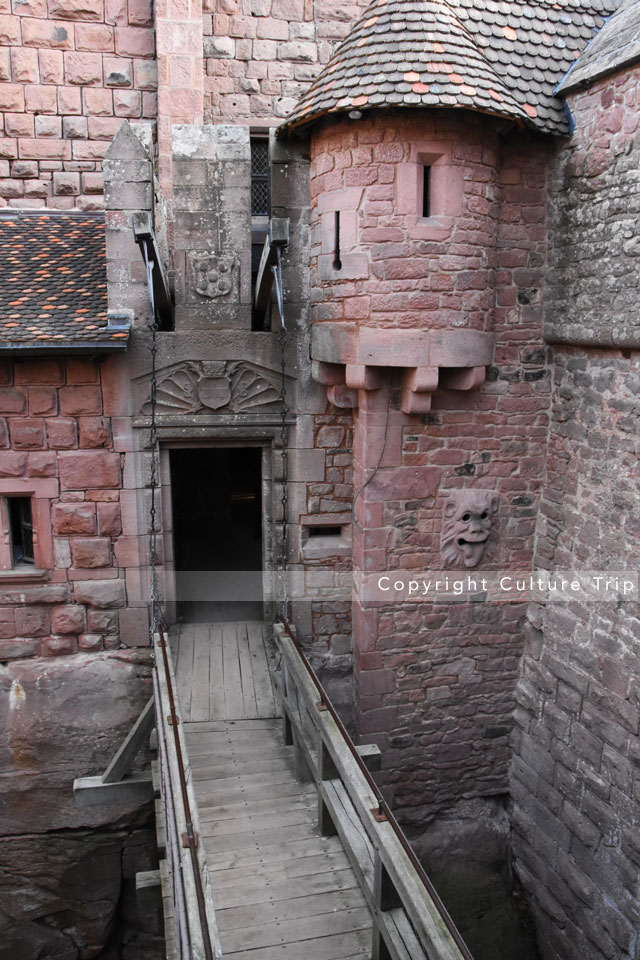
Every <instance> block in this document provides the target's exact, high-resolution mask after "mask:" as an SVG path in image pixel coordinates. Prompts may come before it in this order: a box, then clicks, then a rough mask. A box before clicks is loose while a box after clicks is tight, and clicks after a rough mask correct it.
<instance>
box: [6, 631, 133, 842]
mask: <svg viewBox="0 0 640 960" xmlns="http://www.w3.org/2000/svg"><path fill="white" fill-rule="evenodd" d="M54 615H55V614H54ZM131 656H132V653H129V652H128V651H127V652H125V651H123V652H122V653H120V652H116V651H114V652H113V653H94V654H78V655H77V656H75V657H61V658H53V659H48V658H47V659H33V660H23V661H14V662H12V663H10V664H6V665H3V666H0V712H1V715H2V728H3V730H4V731H5V737H4V738H3V741H2V744H1V745H0V774H1V776H0V792H1V794H2V804H1V808H2V814H1V815H0V834H1V835H3V836H10V835H17V834H25V833H29V834H34V833H46V832H48V831H51V830H61V829H75V828H79V827H98V826H99V825H101V824H109V823H114V822H118V820H120V821H121V822H125V821H126V819H127V818H131V816H132V815H133V814H134V812H135V808H133V809H132V808H129V809H126V808H124V807H123V808H122V809H119V810H117V811H115V810H113V809H112V808H111V809H110V808H109V807H106V808H103V807H100V806H97V807H89V808H86V809H82V810H81V809H77V808H76V807H75V804H74V801H73V791H72V786H73V780H74V779H75V778H76V777H81V776H88V775H93V774H97V773H99V772H100V771H101V770H104V768H105V767H106V764H107V763H108V762H109V759H110V757H111V755H112V754H113V753H114V752H115V750H116V749H117V747H118V745H119V743H120V741H121V740H122V739H123V738H124V736H125V735H126V733H127V730H128V728H129V726H130V725H131V724H132V723H133V721H134V720H135V718H136V716H137V714H138V713H139V711H140V710H141V709H142V706H143V705H144V703H145V702H146V700H147V699H148V697H149V693H150V680H149V671H148V659H147V660H146V661H145V659H144V658H145V657H147V655H146V654H144V653H142V652H141V651H138V652H136V654H135V655H134V656H135V659H131Z"/></svg>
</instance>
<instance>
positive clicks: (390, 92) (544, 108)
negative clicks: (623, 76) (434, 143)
mask: <svg viewBox="0 0 640 960" xmlns="http://www.w3.org/2000/svg"><path fill="white" fill-rule="evenodd" d="M619 3H620V0H540V2H536V0H531V2H527V3H518V2H505V0H373V2H372V3H371V4H370V6H369V7H368V8H367V10H366V12H365V13H364V14H363V15H362V16H361V17H360V18H359V19H358V20H357V21H356V22H355V23H354V25H353V27H352V29H351V31H350V32H349V34H348V35H347V37H346V38H345V39H344V40H343V41H342V43H341V44H340V45H339V46H338V47H337V49H336V51H335V53H334V55H333V57H332V58H331V60H330V61H329V63H328V64H327V66H326V67H325V68H324V70H323V71H322V73H321V74H320V75H319V76H318V78H317V79H316V80H315V81H314V83H313V84H312V85H311V86H310V87H309V89H308V90H307V92H306V93H305V94H304V95H303V96H302V98H301V100H300V102H299V103H298V105H297V107H296V108H295V110H294V111H293V112H292V113H291V114H290V115H289V117H287V119H286V120H285V122H284V124H283V126H282V127H281V130H283V131H285V130H287V129H288V128H292V127H294V126H299V125H301V124H306V123H309V122H311V121H313V120H315V119H317V118H319V117H322V116H325V115H327V114H331V113H339V112H345V111H347V112H348V111H350V110H354V109H361V110H367V109H371V108H376V107H377V108H384V107H448V108H466V109H469V110H479V111H481V112H483V113H491V114H495V115H497V116H502V117H507V118H510V119H514V120H518V121H520V122H524V123H527V124H528V125H530V126H533V127H535V128H537V129H538V130H542V131H544V132H547V133H556V134H562V133H566V132H568V127H567V121H566V118H565V116H564V112H563V108H562V103H561V101H560V100H559V99H558V98H556V97H555V96H554V94H553V92H554V88H555V87H556V85H557V84H558V82H559V81H560V80H561V78H562V77H563V76H564V75H565V73H566V72H567V70H568V69H569V68H570V66H571V65H572V64H573V63H574V62H575V60H576V58H577V57H578V56H579V54H580V53H581V51H582V50H583V49H584V48H585V46H586V45H587V43H588V42H589V40H590V39H591V37H592V36H593V35H594V32H595V30H596V29H598V28H599V27H601V26H602V24H603V22H604V20H605V18H606V16H607V15H608V14H609V13H611V12H612V11H613V10H615V8H616V7H617V6H618V4H619Z"/></svg>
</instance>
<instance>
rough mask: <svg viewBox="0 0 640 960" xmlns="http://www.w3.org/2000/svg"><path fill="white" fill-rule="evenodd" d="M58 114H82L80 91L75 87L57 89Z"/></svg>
mask: <svg viewBox="0 0 640 960" xmlns="http://www.w3.org/2000/svg"><path fill="white" fill-rule="evenodd" d="M58 113H60V114H65V113H68V114H79V113H82V98H81V91H80V90H78V88H77V87H58Z"/></svg>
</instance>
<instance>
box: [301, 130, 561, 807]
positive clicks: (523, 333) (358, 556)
mask: <svg viewBox="0 0 640 960" xmlns="http://www.w3.org/2000/svg"><path fill="white" fill-rule="evenodd" d="M425 156H426V157H434V160H435V158H437V157H440V156H444V165H445V166H446V167H447V168H448V169H447V174H448V177H445V178H443V179H442V180H438V179H435V178H434V180H435V182H434V186H435V187H436V188H437V189H441V190H442V191H443V193H444V194H445V200H444V206H443V207H441V208H439V211H438V212H439V216H437V217H434V218H433V220H430V221H427V220H425V219H424V218H421V217H420V216H419V215H418V216H417V215H416V204H417V203H418V200H419V197H418V190H417V179H416V173H417V163H416V160H417V158H418V157H425ZM545 164H546V155H545V147H544V144H541V143H536V149H535V150H534V149H532V148H531V144H530V143H529V142H527V140H526V139H520V138H519V137H518V136H514V137H512V138H511V140H506V141H503V142H500V141H499V140H498V138H497V137H495V136H494V134H493V132H492V131H491V128H487V125H486V123H482V124H481V123H480V122H477V123H476V122H475V121H474V120H473V119H471V118H469V117H465V118H462V117H458V116H456V115H455V114H451V113H449V114H446V115H445V114H440V115H438V114H434V115H432V117H431V118H428V119H427V118H425V117H424V116H421V117H420V118H419V119H418V118H417V117H413V116H411V115H407V114H396V115H393V114H390V115H387V117H386V118H384V119H383V118H382V117H380V116H378V117H376V120H375V123H374V122H373V121H371V120H362V121H355V122H351V121H342V122H327V123H326V124H325V126H324V127H323V128H320V129H319V130H318V131H317V132H316V133H315V134H314V136H313V139H312V168H311V193H312V221H311V225H312V240H311V257H312V259H311V265H312V274H311V277H312V279H311V283H312V291H311V301H312V317H313V318H314V320H315V321H316V322H317V323H318V324H323V323H328V324H331V323H333V322H336V321H337V322H344V321H355V322H357V323H358V324H359V325H360V326H361V327H376V328H378V329H380V328H383V329H384V330H385V335H386V334H387V333H388V339H389V348H390V349H392V348H393V341H394V331H395V330H396V329H398V328H401V329H407V330H410V329H412V328H413V329H416V328H417V329H421V328H423V327H424V325H425V322H428V325H429V327H433V328H441V329H442V328H444V329H447V328H448V329H456V330H459V329H461V328H462V327H464V326H471V327H476V328H479V329H480V330H484V331H485V332H494V333H495V335H496V346H495V359H494V363H493V365H492V366H491V367H490V369H489V373H488V378H487V382H485V384H484V385H483V386H481V387H480V388H479V389H477V390H473V391H468V392H461V391H455V390H446V389H442V390H437V391H436V392H435V394H434V395H433V400H432V408H431V411H430V412H428V413H425V414H422V415H407V414H401V413H400V411H399V409H398V408H399V403H400V389H399V387H400V383H399V380H398V381H396V382H395V383H394V381H393V380H392V381H390V385H389V391H390V392H389V405H388V408H387V412H386V413H383V414H381V416H383V418H384V419H386V424H387V426H386V441H385V446H384V448H383V450H382V453H381V456H380V459H379V469H377V471H376V473H375V477H374V479H373V480H372V481H371V482H370V484H369V485H368V486H367V487H366V488H364V490H362V491H361V492H360V497H359V502H358V503H357V504H356V509H355V516H356V518H357V522H356V523H355V525H354V527H353V540H354V554H353V557H354V565H355V567H356V568H357V569H358V570H360V571H371V570H379V571H389V570H390V571H393V570H404V571H406V570H409V571H415V572H416V573H417V572H419V571H423V570H438V569H443V568H445V567H446V566H447V564H446V563H445V562H444V561H443V559H442V556H441V552H440V531H441V528H442V521H443V507H444V503H445V501H446V499H447V497H448V496H449V495H450V494H451V493H455V492H458V491H462V490H472V489H478V488H479V489H482V490H487V491H493V492H495V493H496V494H497V495H498V496H499V500H500V509H499V519H498V541H499V546H498V552H497V554H496V555H495V556H494V557H493V558H492V559H491V561H490V562H488V563H487V564H486V567H487V568H489V569H491V568H493V569H495V568H500V569H505V570H507V571H510V570H513V569H522V568H527V567H528V565H529V564H530V563H531V559H532V555H533V543H534V527H535V513H536V509H537V504H538V496H539V491H540V488H541V484H542V481H543V477H544V469H545V464H544V452H545V451H544V448H545V441H546V436H547V430H548V405H549V383H550V381H549V366H548V356H547V351H546V350H545V349H544V348H543V347H542V346H541V328H542V292H541V291H542V286H543V270H544V262H545V242H546V236H545V230H546V227H545V190H546V176H545ZM408 184H410V190H409V189H408V186H407V185H408ZM434 202H435V203H436V204H437V203H440V202H442V200H441V198H438V197H437V196H436V197H434ZM410 203H412V204H413V206H410ZM336 210H339V211H340V216H341V220H340V259H341V267H340V269H336V268H335V267H334V266H333V260H334V249H333V243H334V233H333V230H334V222H335V221H334V217H335V211H336ZM378 393H381V391H378ZM371 396H372V397H375V396H376V391H373V393H372V394H371ZM372 402H376V401H372ZM381 402H382V401H381ZM366 416H367V413H366V410H365V412H364V413H363V412H362V411H360V410H359V411H357V412H354V431H355V435H356V437H358V436H359V437H360V439H359V440H356V441H355V442H354V488H356V489H360V486H361V484H362V483H363V482H364V480H365V479H366V478H367V477H369V476H370V471H369V472H367V470H368V468H371V467H375V466H376V463H378V457H377V456H374V455H373V453H371V444H372V443H373V444H374V445H375V443H376V442H377V441H376V438H375V436H374V433H368V432H367V431H368V430H369V429H370V427H368V426H367V425H366V423H365V421H364V420H363V419H362V418H363V417H364V418H366ZM359 424H360V426H359ZM359 431H360V432H359ZM367 438H369V439H367ZM363 444H364V446H363ZM367 458H368V459H367ZM464 573H465V574H466V573H470V574H473V570H465V571H464ZM481 600H482V598H480V601H479V602H478V603H472V604H469V603H466V604H455V603H431V602H420V603H402V602H399V601H395V602H392V603H380V602H379V603H377V604H367V603H364V602H356V604H355V606H354V611H353V614H354V669H355V672H356V688H357V697H356V709H357V719H358V729H359V731H360V733H361V735H363V736H365V737H366V738H367V739H373V740H377V741H378V742H379V743H380V744H381V746H383V747H384V767H385V771H386V773H385V778H386V783H387V786H388V787H389V789H390V790H391V791H392V792H393V794H394V803H395V807H396V809H398V810H399V811H400V813H401V815H402V816H403V818H404V820H405V822H407V821H414V822H416V823H419V822H423V820H424V817H425V816H427V815H429V814H433V813H434V812H436V811H437V810H438V809H442V808H444V807H446V806H448V805H450V804H452V803H454V802H455V801H457V800H459V799H462V798H468V797H471V796H488V795H496V794H497V795H504V794H506V793H507V790H508V785H507V771H508V762H509V756H510V754H509V746H508V738H509V733H510V731H511V725H512V719H511V714H512V711H513V707H514V699H513V695H514V687H515V678H516V675H517V669H518V662H519V657H520V654H521V649H522V617H523V614H524V606H523V605H522V604H514V603H484V602H481Z"/></svg>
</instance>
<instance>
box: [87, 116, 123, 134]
mask: <svg viewBox="0 0 640 960" xmlns="http://www.w3.org/2000/svg"><path fill="white" fill-rule="evenodd" d="M120 122H121V121H120V120H119V118H118V117H89V137H90V138H91V139H93V140H112V139H113V137H115V135H116V133H117V132H118V129H119V127H120Z"/></svg>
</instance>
